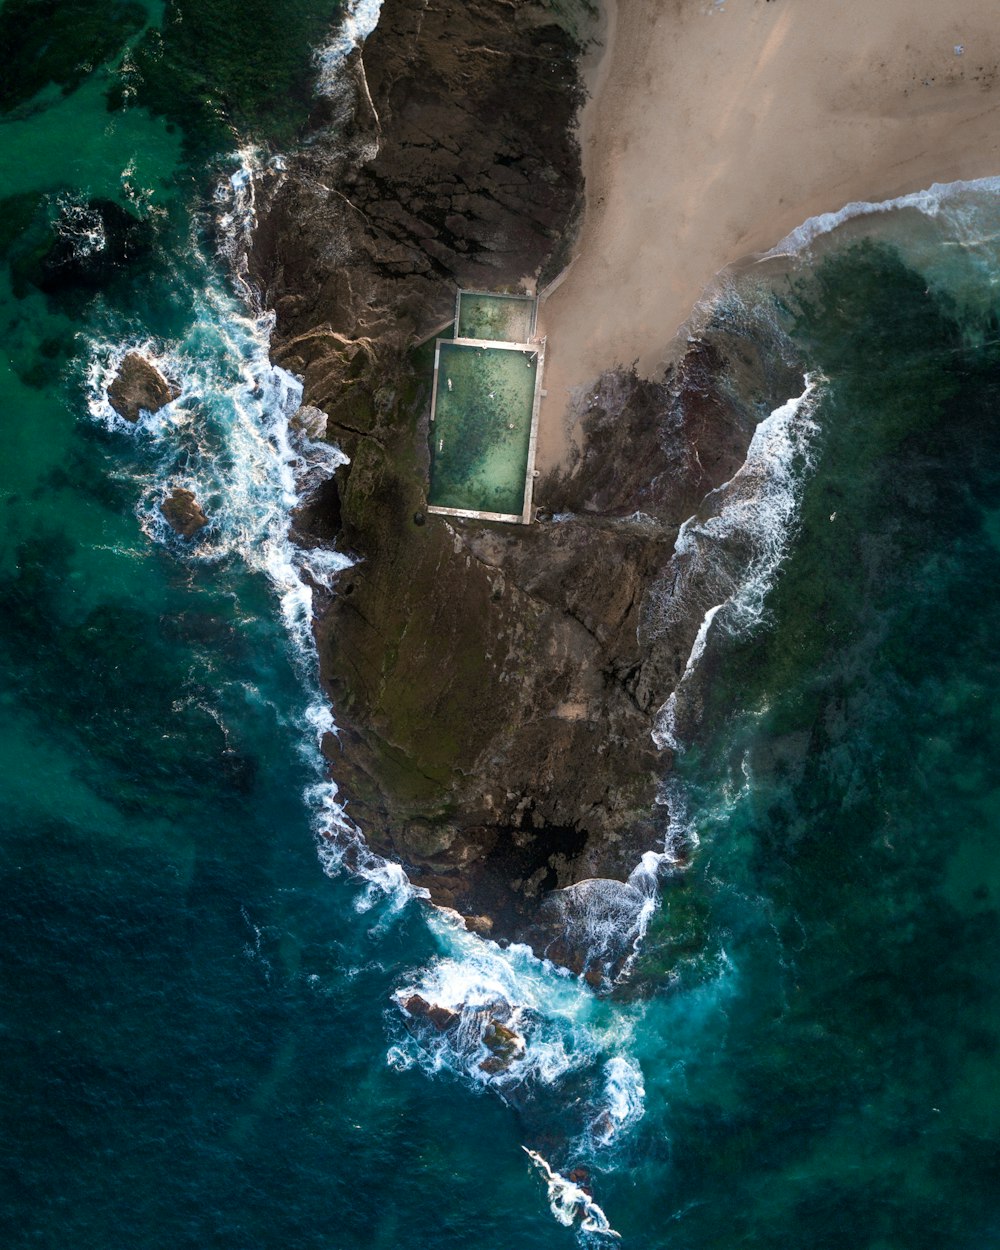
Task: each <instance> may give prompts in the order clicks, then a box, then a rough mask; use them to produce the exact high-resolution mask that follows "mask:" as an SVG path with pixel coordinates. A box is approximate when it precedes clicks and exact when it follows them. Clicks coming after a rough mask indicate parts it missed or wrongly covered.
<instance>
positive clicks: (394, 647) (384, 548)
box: [252, 0, 801, 1009]
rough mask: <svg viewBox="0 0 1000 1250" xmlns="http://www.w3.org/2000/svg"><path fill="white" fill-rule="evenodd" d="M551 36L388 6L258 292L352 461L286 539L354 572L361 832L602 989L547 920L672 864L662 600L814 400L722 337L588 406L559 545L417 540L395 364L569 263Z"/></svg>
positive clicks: (567, 84) (675, 660) (338, 663)
mask: <svg viewBox="0 0 1000 1250" xmlns="http://www.w3.org/2000/svg"><path fill="white" fill-rule="evenodd" d="M578 16H579V15H578ZM567 25H568V19H567V11H566V8H565V7H563V8H562V9H561V10H560V11H558V12H557V11H556V9H555V7H554V5H542V4H537V3H528V0H508V2H507V3H504V4H502V5H501V4H487V3H485V0H467V3H464V4H463V5H461V6H454V7H453V6H442V7H438V6H432V5H431V4H430V3H429V0H423V2H420V3H412V2H405V0H385V4H384V7H383V10H382V17H381V21H380V24H379V27H378V29H377V31H376V32H375V34H374V35H373V36H372V37H371V38H370V40H369V41H368V44H367V45H366V47H365V49H364V53H363V57H359V58H357V59H356V60H355V62H354V65H353V69H352V78H351V84H352V85H351V89H350V90H349V91H348V92H347V93H346V95H345V98H344V99H343V100H341V101H338V102H335V104H332V105H330V106H329V107H328V109H327V111H326V113H325V114H324V115H323V116H322V117H318V118H317V119H316V120H317V124H320V123H321V124H322V125H323V126H324V129H322V130H320V131H319V132H318V133H317V135H316V136H315V137H314V138H313V140H312V141H311V142H310V143H309V144H308V145H307V146H306V147H305V148H304V150H303V151H302V153H301V154H300V155H299V156H298V157H296V158H295V159H294V160H292V161H291V162H290V164H289V167H288V169H287V172H285V173H284V174H282V175H280V178H281V181H280V182H279V183H277V184H276V185H275V186H274V187H273V188H272V199H271V203H270V209H269V211H268V212H267V213H266V215H265V217H264V220H263V223H262V226H261V229H260V231H259V233H258V236H257V241H256V251H255V254H254V256H253V257H252V272H253V273H254V274H255V276H256V279H257V281H258V283H259V285H260V287H261V289H262V292H263V295H264V298H265V300H266V302H267V303H269V304H271V305H272V306H273V307H274V308H275V309H276V311H277V329H276V334H275V337H274V341H273V354H274V358H275V360H276V361H277V362H278V363H280V364H282V365H284V366H285V367H287V368H290V369H292V370H294V371H296V372H298V373H300V374H302V375H303V376H304V378H305V400H306V403H307V404H309V405H312V406H315V407H319V408H321V409H323V410H324V411H325V412H326V413H327V414H328V417H329V421H328V426H327V430H328V436H329V437H331V438H332V439H334V440H336V441H337V442H338V443H339V444H340V445H341V446H342V447H343V449H344V450H345V451H346V452H347V453H348V455H349V456H350V457H351V463H350V465H349V466H346V467H345V468H343V469H341V470H339V471H338V475H337V481H336V490H335V491H331V490H330V489H329V488H327V495H326V498H325V500H324V501H323V502H320V501H319V500H318V499H317V498H313V499H312V500H311V501H309V504H308V506H307V509H306V513H307V515H305V514H304V515H303V516H300V517H299V519H298V525H299V527H300V528H302V527H303V526H304V527H306V528H308V529H309V530H310V531H312V532H315V533H320V532H322V533H323V534H324V536H325V537H326V538H327V539H328V538H329V535H330V534H331V533H332V532H334V531H337V532H339V539H338V542H339V545H340V546H341V548H342V549H343V550H347V551H349V552H351V553H353V554H355V555H356V556H357V557H358V562H357V564H356V565H355V567H354V568H352V569H351V570H349V571H348V572H346V573H345V574H344V575H343V576H342V578H341V580H340V582H339V583H338V585H337V587H336V593H335V595H334V596H333V597H332V598H331V599H329V600H328V601H326V602H323V603H321V604H320V607H319V614H318V617H317V620H316V627H315V628H316V637H317V643H318V648H319V655H320V664H321V675H322V679H323V682H324V685H325V687H326V689H327V690H328V692H329V694H330V697H331V699H332V702H333V706H334V709H335V715H336V720H337V724H338V726H339V727H340V734H339V737H337V738H334V737H333V736H330V737H329V738H328V740H327V744H326V747H327V752H328V756H329V759H330V764H331V769H332V771H333V775H334V777H335V778H336V780H337V781H338V783H339V784H340V785H341V788H342V793H343V794H344V796H345V797H346V798H347V800H348V801H349V808H348V811H349V814H350V815H351V816H352V817H353V818H354V819H355V820H356V821H357V822H358V824H359V825H360V827H361V828H362V829H363V831H364V833H365V836H366V838H367V840H368V842H369V844H370V845H371V846H372V847H373V849H375V850H376V851H378V852H379V853H381V854H384V855H386V856H389V857H391V858H393V859H395V860H397V861H399V862H400V863H402V864H403V865H404V867H405V868H406V870H407V872H408V873H409V874H410V876H411V878H412V879H413V880H414V881H415V882H416V883H417V884H419V885H422V886H425V887H426V888H427V889H428V890H429V891H430V893H431V896H432V898H433V899H434V900H435V901H437V902H439V903H442V904H445V905H447V906H450V907H453V908H455V909H457V910H458V911H460V912H461V913H463V914H464V915H465V916H466V917H467V923H468V924H469V925H470V927H473V928H475V929H477V930H479V931H480V932H483V933H489V934H492V935H493V936H495V937H498V938H501V939H510V938H516V939H519V940H528V941H531V942H532V944H533V945H534V946H535V948H536V950H538V951H540V952H547V953H548V954H550V955H551V956H552V957H554V958H557V959H559V960H561V961H562V962H565V963H567V964H569V965H570V966H572V967H575V968H577V969H579V970H581V971H582V970H587V971H589V973H590V974H591V975H592V977H593V979H595V980H596V981H599V980H600V979H601V977H602V976H603V975H605V974H606V973H607V972H608V971H609V970H610V969H611V967H612V966H613V965H614V964H615V962H616V958H617V959H618V960H619V961H620V957H621V952H619V955H618V956H615V955H613V954H612V955H608V956H606V957H604V956H602V959H601V960H600V961H598V963H599V966H589V965H592V964H593V961H594V956H593V954H592V953H590V952H588V950H587V949H586V944H585V943H582V944H581V943H574V942H573V941H571V940H570V939H568V937H567V933H568V932H569V930H568V928H567V925H566V923H565V920H566V908H567V907H568V906H570V901H571V899H572V898H573V897H577V896H571V895H568V894H565V893H564V892H562V893H560V892H561V891H562V887H567V886H570V885H573V884H574V883H577V882H581V881H584V880H587V879H590V878H611V879H617V880H624V878H625V877H626V876H627V875H628V873H629V871H630V870H631V869H632V868H633V867H634V865H635V863H636V861H637V860H638V858H639V857H640V856H641V853H642V852H643V851H644V850H646V849H649V848H650V847H653V846H655V845H657V843H658V842H662V836H663V830H664V826H665V820H666V813H665V811H664V809H663V808H662V807H660V806H659V805H658V804H657V797H658V792H659V789H660V786H661V784H662V779H663V777H664V774H665V772H666V771H667V770H668V768H669V766H670V759H669V753H668V752H663V751H660V750H658V748H657V747H656V745H655V744H654V741H653V739H652V737H651V730H652V728H653V723H654V718H655V715H656V713H657V711H658V709H659V708H660V706H661V705H662V703H663V702H664V700H665V699H666V698H667V696H668V695H669V693H670V690H671V689H672V687H673V685H674V684H675V683H676V681H677V679H678V676H679V674H680V672H681V670H682V667H683V663H684V660H685V659H686V657H687V655H688V653H689V651H690V648H691V645H692V643H693V641H694V637H695V634H696V632H697V629H698V625H699V623H700V617H698V618H692V619H690V620H688V621H685V622H684V623H682V624H680V625H677V626H675V627H674V628H673V629H671V630H668V631H664V630H660V629H657V628H651V627H650V621H651V620H653V619H654V617H655V613H654V612H653V610H652V606H651V604H652V599H651V596H652V595H653V593H654V589H655V592H656V593H662V587H660V586H659V584H658V580H657V579H658V575H659V574H661V573H662V570H663V569H664V567H665V566H666V565H667V563H668V561H669V559H670V555H671V552H672V548H673V543H674V540H675V537H676V534H677V530H678V527H679V526H680V525H681V523H682V522H683V521H684V520H685V518H687V517H688V516H690V515H691V514H692V513H693V512H694V511H695V510H696V508H697V507H698V504H699V501H700V500H701V499H702V498H703V497H704V495H705V494H706V493H707V492H708V491H710V490H711V489H712V488H713V487H715V486H717V485H719V484H720V483H721V482H723V481H725V480H726V479H727V478H729V477H730V476H731V475H732V473H733V472H734V471H735V470H736V468H737V467H738V466H739V465H740V464H741V463H742V461H743V459H744V456H745V453H746V449H747V446H748V443H749V439H750V437H751V435H752V431H753V429H754V427H755V425H756V423H757V421H758V420H759V419H760V417H761V415H762V414H763V413H765V412H766V411H768V410H769V409H770V408H771V407H774V406H775V405H776V404H778V403H781V402H783V401H784V400H785V399H787V398H788V396H789V395H792V394H795V393H797V389H798V390H800V389H801V386H800V385H799V379H798V377H797V376H796V374H795V371H794V369H793V368H791V367H785V366H783V365H780V364H777V365H776V364H774V363H773V357H772V356H771V355H769V353H768V352H767V351H764V350H761V349H760V348H759V347H758V345H757V344H756V343H755V342H754V339H753V336H752V335H751V334H749V333H747V332H743V331H740V330H738V329H732V328H726V327H719V328H717V330H716V332H715V333H714V334H713V335H712V336H711V338H710V340H709V341H708V342H705V343H701V344H692V346H691V349H690V351H689V352H688V355H687V357H686V358H685V359H684V360H683V362H682V363H681V364H680V366H679V367H678V368H677V369H676V370H674V371H672V372H671V374H670V375H668V376H667V377H666V378H665V379H664V380H662V381H660V382H647V381H642V380H640V379H638V378H637V377H636V376H635V375H634V374H633V373H631V372H630V371H627V370H624V371H619V372H617V373H610V374H608V375H605V377H603V378H602V379H600V380H599V381H598V382H596V383H595V388H594V391H593V393H592V394H591V395H590V396H589V398H588V400H587V407H586V413H585V415H584V416H583V417H582V431H583V450H582V453H581V454H580V455H579V456H578V458H577V460H576V462H575V463H573V464H572V465H570V466H567V467H566V468H565V470H564V471H563V472H562V473H560V474H555V475H552V476H550V477H549V478H547V479H542V480H540V481H539V483H538V484H537V487H536V496H535V498H536V502H537V503H538V504H539V505H540V507H541V515H543V516H547V517H551V518H553V519H551V520H549V521H546V522H544V523H538V524H535V525H532V526H530V527H520V526H504V525H500V524H484V523H479V522H463V521H451V520H446V519H443V518H440V517H433V516H427V517H425V515H424V513H425V507H426V498H425V492H426V481H427V459H428V453H427V424H426V422H427V409H428V406H429V380H430V362H429V358H428V359H424V358H423V357H422V356H421V354H420V353H419V352H417V353H414V352H412V351H411V350H410V349H411V348H412V345H413V344H414V343H415V342H416V341H418V340H419V339H420V338H421V337H425V336H426V335H427V334H428V333H430V332H432V331H433V330H434V329H435V327H436V326H437V325H440V324H441V323H442V322H443V321H444V320H445V319H446V318H447V317H448V315H449V313H450V312H451V310H452V308H453V303H454V296H455V289H456V286H458V285H461V286H485V287H491V288H498V287H503V286H504V285H510V286H513V285H516V284H517V283H518V281H519V280H520V279H521V278H522V277H523V276H524V275H526V274H527V275H530V274H535V273H538V272H539V271H541V270H544V267H545V266H546V265H548V266H549V267H550V270H551V267H552V266H553V265H555V264H557V263H558V256H559V253H560V251H562V252H563V253H565V249H566V247H567V241H568V239H569V238H570V237H571V234H572V228H573V220H574V214H575V212H576V211H577V207H578V202H579V196H580V191H581V187H580V174H579V162H578V151H577V148H576V144H575V139H574V138H573V133H572V123H573V118H574V115H575V111H576V108H577V106H578V104H579V101H580V87H579V84H578V80H577V76H576V60H575V57H576V55H577V52H578V50H579V43H578V36H579V29H580V28H579V27H578V28H577V29H576V30H570V29H568V28H567ZM424 355H425V356H426V355H427V353H426V352H425V353H424ZM796 388H797V389H796ZM748 394H749V395H751V400H750V401H749V402H745V401H743V400H741V399H740V398H738V396H740V395H748ZM348 854H349V852H348ZM553 892H556V893H553ZM581 897H582V896H581ZM556 898H562V899H563V902H562V903H560V904H559V905H558V906H553V904H552V900H553V899H556ZM567 900H570V901H567ZM408 1009H409V1008H408Z"/></svg>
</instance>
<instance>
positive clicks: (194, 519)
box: [160, 486, 208, 538]
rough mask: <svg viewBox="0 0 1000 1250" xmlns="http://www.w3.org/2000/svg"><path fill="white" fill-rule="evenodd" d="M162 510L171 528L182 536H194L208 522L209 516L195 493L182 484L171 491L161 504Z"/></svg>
mask: <svg viewBox="0 0 1000 1250" xmlns="http://www.w3.org/2000/svg"><path fill="white" fill-rule="evenodd" d="M160 511H161V512H162V513H163V515H164V517H165V518H166V520H167V522H168V524H169V525H170V527H171V529H173V530H174V531H175V532H176V533H178V534H180V536H181V537H182V538H193V537H194V535H195V534H197V533H198V531H199V530H202V529H204V528H205V526H206V525H207V524H208V517H207V516H206V514H205V512H204V510H203V509H202V507H201V504H199V503H198V501H197V499H196V498H195V497H194V493H193V492H192V491H189V490H185V489H184V488H183V487H182V486H178V487H177V488H176V489H175V490H172V491H171V492H170V494H169V495H168V496H167V498H166V499H164V501H163V503H161V504H160Z"/></svg>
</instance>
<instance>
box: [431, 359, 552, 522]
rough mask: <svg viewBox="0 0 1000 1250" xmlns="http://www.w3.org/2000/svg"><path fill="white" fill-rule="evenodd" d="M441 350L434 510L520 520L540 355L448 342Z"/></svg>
mask: <svg viewBox="0 0 1000 1250" xmlns="http://www.w3.org/2000/svg"><path fill="white" fill-rule="evenodd" d="M438 350H439V360H438V376H437V399H436V404H435V419H434V421H433V423H432V424H431V435H430V436H431V489H430V495H429V498H428V502H429V503H430V504H431V505H432V506H435V507H438V508H462V509H466V510H469V511H474V512H501V513H506V514H508V515H511V514H516V515H520V512H521V509H522V508H523V507H524V490H525V477H526V474H527V469H528V444H529V441H530V438H531V411H532V406H533V403H534V395H535V378H536V374H537V371H538V356H537V353H535V352H530V353H529V352H527V351H517V350H512V349H510V348H498V347H470V346H468V345H463V344H459V343H448V342H442V343H440V345H439V348H438Z"/></svg>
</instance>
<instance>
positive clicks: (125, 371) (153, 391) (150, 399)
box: [108, 352, 180, 421]
mask: <svg viewBox="0 0 1000 1250" xmlns="http://www.w3.org/2000/svg"><path fill="white" fill-rule="evenodd" d="M179 394H180V389H179V388H178V387H176V386H174V384H173V383H172V382H168V381H167V379H166V378H165V377H164V376H163V374H162V373H161V372H160V371H159V369H157V367H156V366H155V365H154V364H152V363H151V362H150V361H148V360H147V359H146V357H145V356H143V355H140V353H139V352H129V353H128V354H127V355H126V357H125V359H124V360H123V361H122V363H121V365H120V366H119V369H118V373H117V375H116V376H115V379H114V381H113V382H112V383H111V385H110V386H109V387H108V403H109V404H110V405H111V407H112V408H114V410H115V412H117V413H118V415H119V416H120V417H124V418H125V420H126V421H138V420H139V414H140V413H141V412H144V411H145V412H159V410H160V409H161V408H162V407H164V405H165V404H169V403H170V402H171V401H172V400H174V399H176V398H177V396H178V395H179Z"/></svg>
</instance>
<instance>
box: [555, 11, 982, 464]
mask: <svg viewBox="0 0 1000 1250" xmlns="http://www.w3.org/2000/svg"><path fill="white" fill-rule="evenodd" d="M912 10H913V6H912V4H910V3H908V2H907V0H886V3H885V4H883V5H882V6H880V8H879V10H878V11H877V12H873V11H872V10H871V8H870V5H867V4H866V3H864V0H844V3H843V4H842V5H840V6H839V7H838V10H837V11H836V12H835V13H832V12H830V11H829V10H825V9H823V8H821V7H820V6H815V5H814V6H813V7H811V8H810V10H809V11H808V12H806V11H805V10H804V9H797V10H792V9H791V8H786V7H784V6H782V5H779V4H771V3H770V0H728V3H727V4H726V5H724V6H719V5H714V4H708V3H706V4H698V5H695V6H692V7H690V8H687V9H685V10H678V11H675V6H669V9H668V8H665V6H663V5H662V4H659V3H657V0H643V2H641V3H639V2H635V0H634V2H633V4H632V5H630V6H628V7H627V8H626V7H622V8H619V6H618V4H617V0H604V3H602V12H603V26H602V31H601V35H602V37H603V38H604V42H605V45H606V46H605V49H604V51H603V54H602V55H599V56H597V57H596V58H593V59H592V60H591V63H590V64H589V65H588V64H587V58H586V57H585V58H584V64H583V66H582V71H581V72H582V73H583V74H584V78H585V80H586V81H587V85H588V89H589V91H590V98H589V99H588V101H587V104H586V105H585V107H584V109H583V110H582V112H581V116H580V119H579V123H578V137H579V140H580V149H581V160H582V164H583V171H584V177H585V185H586V196H585V208H584V220H583V224H582V227H581V230H580V236H579V240H578V243H577V247H576V251H575V253H574V256H573V258H572V259H571V261H570V262H569V264H568V265H567V267H566V269H565V270H564V271H563V273H562V274H561V275H560V276H559V278H558V279H557V280H556V282H555V283H554V284H552V285H551V286H550V287H549V288H548V290H547V292H546V293H545V298H544V300H543V303H542V305H541V308H540V327H541V330H542V332H543V333H545V334H546V336H547V338H548V343H549V359H548V361H547V374H546V391H547V396H546V398H544V399H543V401H542V407H541V416H540V427H539V441H538V459H537V464H538V467H539V469H540V470H541V471H542V472H545V471H548V470H551V469H553V468H556V467H558V466H560V465H561V464H563V463H564V462H565V460H566V458H567V456H568V454H570V453H571V451H572V448H573V446H574V442H575V440H574V433H573V431H574V428H575V425H576V420H577V414H576V411H575V409H576V404H575V402H574V396H578V395H579V393H580V388H582V387H585V386H586V385H587V384H588V383H589V382H591V381H592V380H593V379H595V378H596V377H597V376H598V375H599V374H600V373H601V372H602V371H603V370H604V369H607V368H610V367H612V366H614V365H616V364H617V365H625V366H628V365H631V364H632V363H633V362H635V363H636V365H637V368H638V371H639V374H640V376H643V377H656V376H658V375H659V374H660V373H661V372H662V370H663V368H664V367H665V366H666V365H667V364H668V363H669V361H670V360H671V359H672V358H673V355H674V354H675V352H676V346H677V339H678V335H679V334H680V332H681V331H682V330H683V329H684V327H685V326H686V325H687V324H688V322H689V321H690V320H691V318H692V316H694V315H695V314H696V312H697V309H698V307H699V305H700V303H701V301H702V300H703V297H704V295H705V293H706V291H708V290H710V289H711V288H712V286H713V285H714V282H715V280H716V279H717V277H718V276H719V275H720V274H721V273H723V272H724V271H725V270H726V269H728V268H729V267H730V266H731V265H734V264H741V265H742V264H746V263H748V262H752V261H753V260H754V259H755V258H756V257H759V256H761V255H763V254H764V253H766V252H767V251H768V250H769V249H770V248H773V247H774V246H775V245H776V244H778V243H779V241H781V240H783V239H784V238H785V237H786V236H787V235H789V234H790V233H791V232H792V231H793V230H795V229H796V228H797V227H799V226H800V225H802V223H804V222H805V221H806V220H808V219H809V218H811V217H815V216H818V215H820V214H822V213H827V212H836V211H838V210H840V209H841V208H842V207H843V206H845V205H847V204H849V203H851V202H852V201H871V202H877V201H885V200H889V199H894V198H897V197H899V196H901V195H904V194H906V193H909V192H915V191H920V190H923V189H925V188H927V187H929V186H930V185H931V184H932V183H934V182H954V181H959V180H967V179H978V178H984V177H989V176H991V175H996V174H1000V91H998V89H997V88H998V86H1000V28H997V27H996V24H995V20H994V17H993V10H992V6H991V5H990V4H989V3H988V0H960V3H959V4H958V5H957V6H956V7H954V8H953V9H951V10H949V11H936V10H929V11H927V12H920V13H919V14H917V13H914V12H913V11H912ZM958 48H961V49H962V51H961V53H958V52H957V51H956V49H958Z"/></svg>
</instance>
